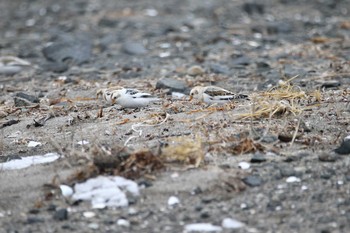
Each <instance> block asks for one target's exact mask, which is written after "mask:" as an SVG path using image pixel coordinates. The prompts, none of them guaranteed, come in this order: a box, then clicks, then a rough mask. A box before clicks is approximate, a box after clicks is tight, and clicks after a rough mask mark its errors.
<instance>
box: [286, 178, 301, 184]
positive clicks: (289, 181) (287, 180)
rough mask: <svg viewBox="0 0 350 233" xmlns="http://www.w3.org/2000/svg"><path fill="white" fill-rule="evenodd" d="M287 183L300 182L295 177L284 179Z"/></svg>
mask: <svg viewBox="0 0 350 233" xmlns="http://www.w3.org/2000/svg"><path fill="white" fill-rule="evenodd" d="M286 182H287V183H295V182H300V178H298V177H295V176H290V177H288V178H287V179H286Z"/></svg>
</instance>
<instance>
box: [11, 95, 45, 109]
mask: <svg viewBox="0 0 350 233" xmlns="http://www.w3.org/2000/svg"><path fill="white" fill-rule="evenodd" d="M14 101H15V106H16V107H25V106H31V105H33V104H37V103H39V98H38V97H36V96H33V95H29V94H26V93H23V92H18V93H17V94H16V95H15V97H14Z"/></svg>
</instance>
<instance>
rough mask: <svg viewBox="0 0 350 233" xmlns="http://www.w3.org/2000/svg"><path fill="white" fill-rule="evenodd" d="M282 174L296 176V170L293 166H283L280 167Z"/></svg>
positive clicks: (283, 175)
mask: <svg viewBox="0 0 350 233" xmlns="http://www.w3.org/2000/svg"><path fill="white" fill-rule="evenodd" d="M280 174H281V176H282V177H289V176H295V175H296V171H295V170H294V168H292V167H283V168H280Z"/></svg>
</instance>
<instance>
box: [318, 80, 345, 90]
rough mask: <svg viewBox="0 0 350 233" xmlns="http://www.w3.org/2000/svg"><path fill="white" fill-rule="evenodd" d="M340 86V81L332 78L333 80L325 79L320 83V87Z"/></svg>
mask: <svg viewBox="0 0 350 233" xmlns="http://www.w3.org/2000/svg"><path fill="white" fill-rule="evenodd" d="M339 86H341V83H340V82H339V81H337V80H333V81H327V82H324V83H322V85H321V88H326V89H327V88H336V87H339Z"/></svg>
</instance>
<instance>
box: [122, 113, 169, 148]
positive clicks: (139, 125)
mask: <svg viewBox="0 0 350 233" xmlns="http://www.w3.org/2000/svg"><path fill="white" fill-rule="evenodd" d="M169 116H170V114H169V113H166V115H165V118H164V120H163V121H162V122H160V123H158V124H154V125H149V124H144V123H137V124H134V125H132V126H131V129H132V130H133V131H134V132H137V133H138V136H131V137H129V138H128V139H127V140H126V141H125V143H124V146H128V143H129V142H130V140H132V139H134V138H138V137H141V135H142V129H137V128H136V127H155V126H160V125H162V124H164V123H165V122H166V121H167V120H168V118H169Z"/></svg>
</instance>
